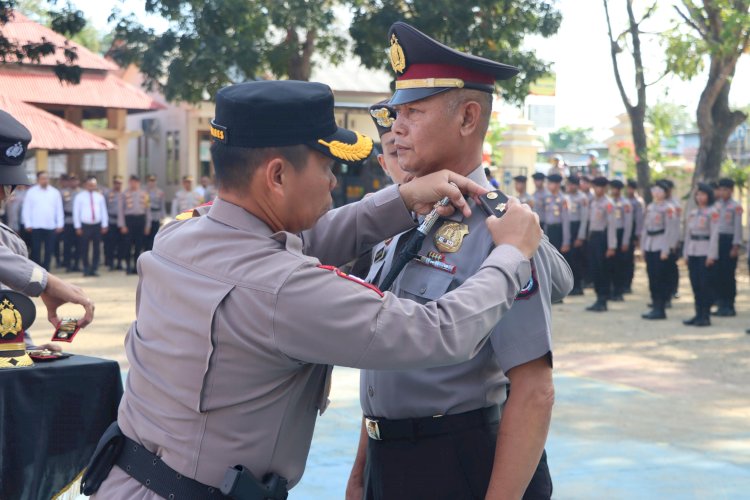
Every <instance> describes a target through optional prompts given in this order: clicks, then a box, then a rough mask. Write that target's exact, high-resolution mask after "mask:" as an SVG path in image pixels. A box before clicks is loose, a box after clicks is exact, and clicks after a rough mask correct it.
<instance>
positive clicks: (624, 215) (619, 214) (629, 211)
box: [612, 198, 633, 245]
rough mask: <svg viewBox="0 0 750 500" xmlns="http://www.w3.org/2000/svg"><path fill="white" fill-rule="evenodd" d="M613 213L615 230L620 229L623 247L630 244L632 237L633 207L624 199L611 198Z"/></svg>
mask: <svg viewBox="0 0 750 500" xmlns="http://www.w3.org/2000/svg"><path fill="white" fill-rule="evenodd" d="M612 206H613V207H614V211H615V229H618V230H619V229H622V243H623V245H626V244H627V245H629V244H630V237H631V236H632V235H633V206H632V205H631V204H630V202H629V201H628V200H627V199H625V198H612Z"/></svg>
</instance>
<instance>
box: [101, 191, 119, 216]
mask: <svg viewBox="0 0 750 500" xmlns="http://www.w3.org/2000/svg"><path fill="white" fill-rule="evenodd" d="M103 194H104V199H105V200H106V202H107V216H108V217H109V223H110V225H113V224H117V221H118V220H120V198H121V197H122V191H115V190H114V189H107V190H106V191H104V193H103Z"/></svg>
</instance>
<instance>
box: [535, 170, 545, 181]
mask: <svg viewBox="0 0 750 500" xmlns="http://www.w3.org/2000/svg"><path fill="white" fill-rule="evenodd" d="M531 178H532V179H534V180H535V181H543V180H544V179H546V178H547V176H546V175H544V174H543V173H541V172H534V174H533V175H532V176H531Z"/></svg>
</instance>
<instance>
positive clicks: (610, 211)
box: [588, 195, 617, 250]
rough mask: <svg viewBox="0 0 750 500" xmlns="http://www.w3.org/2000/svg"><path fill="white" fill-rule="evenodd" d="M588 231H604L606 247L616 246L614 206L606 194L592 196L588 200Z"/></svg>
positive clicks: (613, 248)
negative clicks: (598, 196)
mask: <svg viewBox="0 0 750 500" xmlns="http://www.w3.org/2000/svg"><path fill="white" fill-rule="evenodd" d="M588 228H589V232H593V231H606V232H607V248H608V249H609V250H615V249H616V248H617V229H616V228H615V207H614V205H613V204H612V200H611V199H610V198H609V197H608V196H606V195H605V196H602V197H601V198H597V197H596V196H594V198H592V200H591V201H590V202H589V221H588Z"/></svg>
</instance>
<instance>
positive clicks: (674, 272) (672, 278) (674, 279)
mask: <svg viewBox="0 0 750 500" xmlns="http://www.w3.org/2000/svg"><path fill="white" fill-rule="evenodd" d="M679 253H680V250H679V248H678V249H677V251H672V252H670V254H669V259H667V265H668V268H667V280H668V282H669V295H670V297H671V296H672V295H674V294H675V293H677V290H679V288H680V268H679V266H678V265H677V261H678V254H679Z"/></svg>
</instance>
